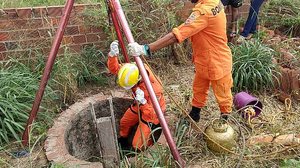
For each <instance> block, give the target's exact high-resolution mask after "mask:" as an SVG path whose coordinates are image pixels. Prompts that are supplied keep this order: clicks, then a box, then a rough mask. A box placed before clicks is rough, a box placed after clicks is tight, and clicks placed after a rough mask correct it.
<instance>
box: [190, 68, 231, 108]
mask: <svg viewBox="0 0 300 168" xmlns="http://www.w3.org/2000/svg"><path fill="white" fill-rule="evenodd" d="M195 69H196V74H195V78H194V83H193V100H192V106H195V107H199V108H202V107H204V106H205V104H206V101H207V96H208V91H209V87H210V85H211V86H212V89H213V92H214V95H215V97H216V99H217V102H218V104H219V108H220V111H221V113H230V112H231V111H232V94H231V88H232V86H233V79H232V74H231V73H229V74H227V75H225V76H224V77H222V78H221V79H218V80H209V79H207V78H205V77H203V76H207V75H203V74H201V73H200V72H199V71H198V72H197V64H195Z"/></svg>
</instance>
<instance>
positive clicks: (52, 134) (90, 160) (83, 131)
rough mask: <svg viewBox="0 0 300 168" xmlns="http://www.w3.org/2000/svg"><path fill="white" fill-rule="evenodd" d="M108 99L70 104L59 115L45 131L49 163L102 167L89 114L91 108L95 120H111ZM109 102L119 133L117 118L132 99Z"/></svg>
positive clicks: (102, 98) (94, 97)
mask: <svg viewBox="0 0 300 168" xmlns="http://www.w3.org/2000/svg"><path fill="white" fill-rule="evenodd" d="M109 98H110V96H106V95H103V94H97V95H94V96H91V97H88V98H86V99H84V100H82V101H79V102H77V103H75V104H73V105H72V106H70V108H68V109H67V110H65V111H64V112H62V113H61V115H60V116H59V117H58V118H57V119H56V120H55V122H54V125H53V127H52V128H51V129H49V131H48V137H47V139H46V143H45V150H46V156H47V158H48V160H49V161H53V162H54V163H58V164H62V165H64V166H67V167H97V168H99V167H103V166H102V163H101V162H100V159H99V158H100V152H99V151H100V149H99V144H98V141H97V137H96V129H95V126H94V123H93V120H92V115H91V111H90V110H91V104H93V107H94V109H95V114H96V118H99V117H107V116H110V106H109ZM112 102H113V107H114V113H115V119H116V125H117V126H116V128H117V132H119V131H118V128H119V121H120V118H121V117H122V115H123V113H124V112H125V110H126V109H127V108H128V107H129V105H130V104H131V103H132V99H131V98H127V97H122V96H121V97H115V96H113V97H112Z"/></svg>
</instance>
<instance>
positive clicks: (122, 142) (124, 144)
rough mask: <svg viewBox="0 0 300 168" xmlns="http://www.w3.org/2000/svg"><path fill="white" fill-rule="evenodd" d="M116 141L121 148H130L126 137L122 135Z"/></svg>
mask: <svg viewBox="0 0 300 168" xmlns="http://www.w3.org/2000/svg"><path fill="white" fill-rule="evenodd" d="M118 143H119V144H120V146H121V149H122V150H128V149H129V148H130V145H129V143H128V139H127V138H124V137H120V138H118Z"/></svg>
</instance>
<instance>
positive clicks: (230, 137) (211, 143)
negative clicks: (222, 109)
mask: <svg viewBox="0 0 300 168" xmlns="http://www.w3.org/2000/svg"><path fill="white" fill-rule="evenodd" d="M204 132H205V134H206V136H204V140H205V141H206V143H207V147H208V148H209V149H210V150H211V151H212V152H215V153H228V151H226V149H228V150H233V148H234V147H235V146H236V140H237V135H236V133H235V131H234V129H233V128H232V127H231V126H230V125H229V123H228V122H227V121H226V120H224V119H214V120H213V121H212V122H211V124H210V125H209V126H207V127H206V129H205V131H204ZM207 136H208V137H209V138H208V137H207ZM216 143H218V144H220V145H222V146H223V147H224V148H226V149H223V148H222V147H220V146H219V145H217V144H216Z"/></svg>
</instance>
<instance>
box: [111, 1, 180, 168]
mask: <svg viewBox="0 0 300 168" xmlns="http://www.w3.org/2000/svg"><path fill="white" fill-rule="evenodd" d="M112 2H113V3H112V5H113V7H114V9H115V10H116V14H117V16H118V19H119V21H120V23H121V25H122V28H123V30H124V33H125V36H126V38H127V41H128V42H129V43H133V42H134V39H133V36H132V34H131V31H130V28H129V25H128V23H127V20H126V17H125V15H124V12H123V10H122V7H121V4H120V2H119V1H118V0H112ZM134 60H135V62H136V63H137V66H138V68H139V70H140V73H141V75H142V77H143V79H144V82H145V84H146V87H147V90H148V92H149V94H150V99H151V101H152V104H153V106H154V109H155V112H156V115H157V116H158V119H159V121H160V124H161V126H162V130H163V133H164V135H165V137H166V140H167V142H168V145H169V147H170V149H171V152H172V155H173V157H174V159H175V160H176V161H177V162H178V164H179V165H180V166H181V167H184V161H183V160H182V159H181V157H180V154H179V152H178V150H177V147H176V144H175V143H174V140H173V138H172V135H171V132H170V130H169V128H168V124H167V122H166V120H165V118H164V115H163V113H162V110H161V108H160V106H159V103H158V101H157V98H156V96H155V93H154V91H153V88H152V85H151V83H150V80H149V77H148V75H147V72H146V69H145V67H144V64H143V62H142V60H141V58H140V57H136V56H134Z"/></svg>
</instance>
